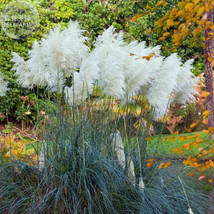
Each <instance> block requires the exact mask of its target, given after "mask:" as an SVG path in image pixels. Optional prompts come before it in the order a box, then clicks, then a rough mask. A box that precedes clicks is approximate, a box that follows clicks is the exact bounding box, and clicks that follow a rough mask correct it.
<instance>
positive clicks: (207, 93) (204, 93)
mask: <svg viewBox="0 0 214 214" xmlns="http://www.w3.org/2000/svg"><path fill="white" fill-rule="evenodd" d="M201 96H202V97H208V96H210V92H208V91H202V93H201Z"/></svg>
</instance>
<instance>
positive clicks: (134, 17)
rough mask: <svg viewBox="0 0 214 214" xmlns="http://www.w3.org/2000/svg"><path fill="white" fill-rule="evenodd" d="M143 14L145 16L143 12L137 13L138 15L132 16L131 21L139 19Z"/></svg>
mask: <svg viewBox="0 0 214 214" xmlns="http://www.w3.org/2000/svg"><path fill="white" fill-rule="evenodd" d="M142 16H143V14H142V13H141V14H137V15H135V16H133V17H132V19H131V21H132V22H136V21H137V19H139V18H140V17H142Z"/></svg>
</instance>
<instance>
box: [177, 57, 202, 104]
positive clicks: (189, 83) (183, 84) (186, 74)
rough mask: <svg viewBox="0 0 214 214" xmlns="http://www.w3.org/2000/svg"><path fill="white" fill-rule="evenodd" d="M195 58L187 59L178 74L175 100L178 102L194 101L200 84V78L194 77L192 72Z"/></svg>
mask: <svg viewBox="0 0 214 214" xmlns="http://www.w3.org/2000/svg"><path fill="white" fill-rule="evenodd" d="M193 62H194V60H188V61H186V62H185V63H184V64H183V66H182V68H181V70H180V72H179V73H178V75H177V78H176V82H177V87H176V88H175V98H174V102H176V103H183V104H184V103H185V102H187V101H188V102H189V101H194V100H195V97H194V94H196V93H197V92H196V90H195V88H196V86H197V84H198V81H199V78H198V77H194V75H193V73H192V72H191V70H192V68H193Z"/></svg>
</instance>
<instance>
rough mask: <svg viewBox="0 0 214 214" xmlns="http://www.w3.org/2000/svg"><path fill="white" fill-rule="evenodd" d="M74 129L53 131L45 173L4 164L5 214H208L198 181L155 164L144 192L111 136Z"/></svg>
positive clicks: (1, 202) (0, 204)
mask: <svg viewBox="0 0 214 214" xmlns="http://www.w3.org/2000/svg"><path fill="white" fill-rule="evenodd" d="M73 125H74V126H73V128H71V127H70V125H68V124H67V123H65V122H62V121H61V127H58V129H55V128H54V129H53V130H52V128H51V127H49V131H50V133H49V135H48V137H47V138H46V140H45V147H44V148H45V149H44V166H43V168H42V169H41V168H40V169H39V167H38V166H37V165H32V164H31V165H28V164H26V163H22V162H19V161H13V162H7V163H5V164H1V166H0V212H1V213H59V214H66V213H89V214H96V213H97V214H99V213H103V214H112V213H121V214H122V213H129V214H135V213H136V214H138V213H142V214H150V213H160V214H163V213H170V214H183V213H187V210H188V209H189V207H191V209H192V210H193V212H194V213H198V214H200V213H206V206H207V199H208V198H207V196H206V195H205V193H204V192H203V191H202V190H201V188H200V186H198V183H197V180H195V179H194V178H188V179H187V176H185V175H184V174H182V173H181V172H180V171H179V170H178V169H176V168H174V169H173V174H172V171H171V170H170V169H166V170H159V169H158V165H154V166H153V167H152V168H147V169H144V177H143V179H144V183H145V187H144V189H143V190H142V189H141V187H139V186H138V185H135V184H133V183H132V181H131V180H130V179H129V178H128V177H127V176H126V175H125V174H124V170H123V166H122V165H121V163H119V162H117V161H115V159H114V155H113V154H114V153H111V152H110V149H109V150H107V148H106V147H107V145H105V142H106V141H107V140H109V138H108V139H105V138H104V135H103V133H102V132H98V131H97V130H96V129H95V128H94V127H93V126H91V125H90V123H89V122H86V121H85V120H83V121H78V123H77V124H73ZM104 131H105V130H104ZM54 147H56V148H57V150H56V151H55V150H54ZM102 150H105V152H104V153H105V155H104V154H103V153H102ZM177 173H179V177H178V176H177ZM175 175H176V176H175ZM178 178H179V179H180V180H181V181H182V185H183V186H182V185H181V183H180V181H179V179H178ZM182 188H185V193H184V191H183V189H182ZM187 197H188V202H187ZM199 201H200V206H198V202H199Z"/></svg>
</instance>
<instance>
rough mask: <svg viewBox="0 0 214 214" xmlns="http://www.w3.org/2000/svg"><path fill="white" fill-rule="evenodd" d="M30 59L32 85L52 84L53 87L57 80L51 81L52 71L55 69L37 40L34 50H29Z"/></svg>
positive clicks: (29, 67) (28, 62)
mask: <svg viewBox="0 0 214 214" xmlns="http://www.w3.org/2000/svg"><path fill="white" fill-rule="evenodd" d="M28 55H29V60H28V61H27V64H28V69H29V76H30V77H31V79H32V80H33V81H31V84H32V86H50V87H52V86H53V84H56V83H55V82H56V81H55V82H54V83H53V82H51V73H52V72H53V70H52V69H51V68H50V66H49V62H48V60H47V57H46V56H45V55H44V52H43V50H42V48H41V47H40V45H39V43H38V42H37V41H35V42H34V43H33V46H32V50H30V51H29V52H28Z"/></svg>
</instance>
